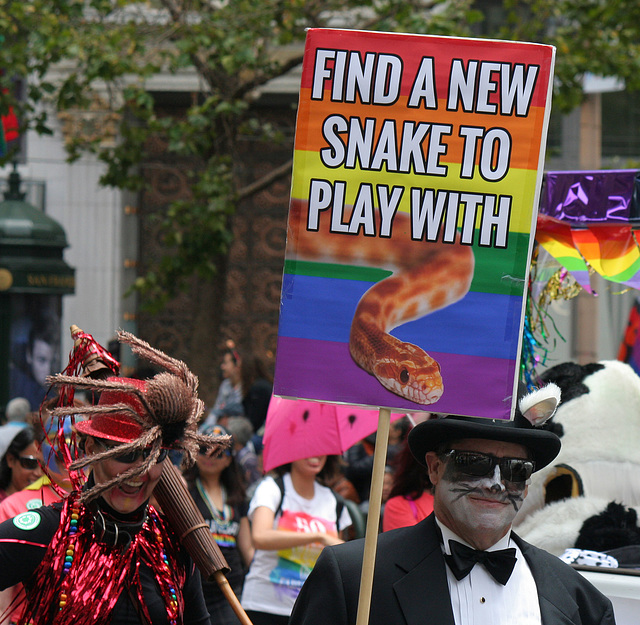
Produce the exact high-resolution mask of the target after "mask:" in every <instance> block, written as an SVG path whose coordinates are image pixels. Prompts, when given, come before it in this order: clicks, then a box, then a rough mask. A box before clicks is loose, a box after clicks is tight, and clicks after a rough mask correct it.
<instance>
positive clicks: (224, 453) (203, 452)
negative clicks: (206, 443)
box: [198, 447, 231, 458]
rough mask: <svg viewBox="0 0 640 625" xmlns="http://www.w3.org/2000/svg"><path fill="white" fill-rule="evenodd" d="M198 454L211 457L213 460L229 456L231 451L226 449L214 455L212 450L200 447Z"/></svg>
mask: <svg viewBox="0 0 640 625" xmlns="http://www.w3.org/2000/svg"><path fill="white" fill-rule="evenodd" d="M198 453H199V454H200V455H201V456H211V455H213V457H214V458H222V456H230V455H231V449H229V448H228V447H227V448H226V449H223V450H222V451H218V452H217V453H214V450H213V449H209V448H208V447H200V449H199V450H198Z"/></svg>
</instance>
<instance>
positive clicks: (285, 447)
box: [263, 397, 404, 471]
mask: <svg viewBox="0 0 640 625" xmlns="http://www.w3.org/2000/svg"><path fill="white" fill-rule="evenodd" d="M402 416H404V414H402V413H395V414H392V415H391V420H392V421H394V420H396V419H399V418H400V417H402ZM377 427H378V411H377V410H366V409H364V408H358V407H355V406H347V405H341V404H328V403H323V402H315V401H305V400H302V399H283V398H282V397H272V398H271V401H270V403H269V409H268V410H267V420H266V424H265V430H264V439H263V444H264V449H263V465H264V470H265V471H270V470H271V469H273V468H274V467H279V466H281V465H283V464H288V463H289V462H293V461H294V460H300V459H301V458H309V457H311V456H325V455H331V454H341V453H342V452H344V451H346V450H347V449H349V447H351V446H352V445H354V444H355V443H357V442H358V441H360V440H362V439H363V438H365V437H367V436H369V434H371V433H373V432H375V431H376V429H377Z"/></svg>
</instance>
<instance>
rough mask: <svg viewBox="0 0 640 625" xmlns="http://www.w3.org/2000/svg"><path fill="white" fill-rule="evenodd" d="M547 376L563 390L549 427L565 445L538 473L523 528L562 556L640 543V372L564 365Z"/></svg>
mask: <svg viewBox="0 0 640 625" xmlns="http://www.w3.org/2000/svg"><path fill="white" fill-rule="evenodd" d="M541 378H542V381H543V382H545V383H548V382H555V384H557V385H558V386H559V387H560V389H561V390H562V402H561V404H560V406H559V407H558V409H557V411H556V413H555V415H554V416H553V418H552V419H551V420H550V421H549V422H548V423H547V424H546V426H545V427H549V428H551V429H552V430H553V431H555V433H556V434H558V435H559V436H561V437H562V449H561V450H560V453H559V454H558V456H557V457H556V459H555V461H554V462H553V463H551V464H550V465H549V466H547V467H545V468H544V469H542V470H541V471H539V472H537V473H535V474H534V475H533V476H532V478H531V484H530V486H529V494H528V496H527V498H526V499H525V501H524V504H523V506H522V509H521V510H520V512H519V513H518V516H517V517H516V519H515V522H514V527H515V528H516V531H517V533H518V534H519V535H520V536H522V537H523V538H524V539H525V540H527V541H529V542H531V543H533V544H534V545H536V546H538V547H541V548H543V549H546V550H547V551H549V552H551V553H554V554H556V555H558V556H559V555H562V554H563V553H564V552H565V551H566V550H567V549H570V548H575V547H577V548H579V549H585V550H592V551H601V552H602V551H610V550H613V549H617V548H621V547H625V546H628V545H640V528H638V525H637V514H638V512H640V376H638V375H637V374H636V373H635V372H634V370H633V369H632V368H631V367H630V366H629V365H627V364H625V363H622V362H620V361H617V360H609V361H607V360H605V361H601V362H598V363H590V364H587V365H578V364H576V363H572V362H567V363H562V364H559V365H557V366H555V367H553V368H551V369H549V370H548V371H546V372H544V374H543V375H542V376H541Z"/></svg>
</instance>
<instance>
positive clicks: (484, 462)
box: [443, 449, 536, 482]
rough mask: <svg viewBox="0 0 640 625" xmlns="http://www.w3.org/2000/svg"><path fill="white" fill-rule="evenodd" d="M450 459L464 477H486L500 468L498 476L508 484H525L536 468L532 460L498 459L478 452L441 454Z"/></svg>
mask: <svg viewBox="0 0 640 625" xmlns="http://www.w3.org/2000/svg"><path fill="white" fill-rule="evenodd" d="M443 455H444V456H446V457H447V458H451V459H452V460H453V462H454V464H455V466H456V468H457V469H458V470H459V471H461V472H462V473H464V474H465V475H472V476H473V477H486V476H487V475H491V474H492V473H493V471H494V469H495V467H496V466H499V467H500V475H502V479H503V480H507V481H508V482H526V481H527V480H528V479H529V478H530V477H531V474H532V473H533V472H534V470H535V468H536V463H535V462H534V461H533V460H525V459H524V458H498V457H497V456H492V455H491V454H483V453H481V452H479V451H462V450H460V449H450V450H449V451H447V452H445V453H444V454H443Z"/></svg>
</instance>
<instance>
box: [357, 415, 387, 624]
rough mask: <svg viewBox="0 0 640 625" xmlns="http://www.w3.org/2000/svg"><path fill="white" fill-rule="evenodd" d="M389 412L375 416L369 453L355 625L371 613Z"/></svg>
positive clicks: (367, 619) (365, 619)
mask: <svg viewBox="0 0 640 625" xmlns="http://www.w3.org/2000/svg"><path fill="white" fill-rule="evenodd" d="M390 423H391V410H389V409H388V408H380V412H379V413H378V431H377V434H376V446H375V451H374V453H373V472H372V476H371V492H370V494H369V512H368V513H367V529H366V533H365V537H364V556H363V559H362V573H361V575H360V594H359V596H358V614H357V617H356V625H368V623H369V612H370V609H371V592H372V590H373V574H374V568H375V563H376V549H377V547H378V531H379V529H380V507H381V502H382V483H383V481H384V468H385V464H386V462H387V446H388V443H389V426H390Z"/></svg>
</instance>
